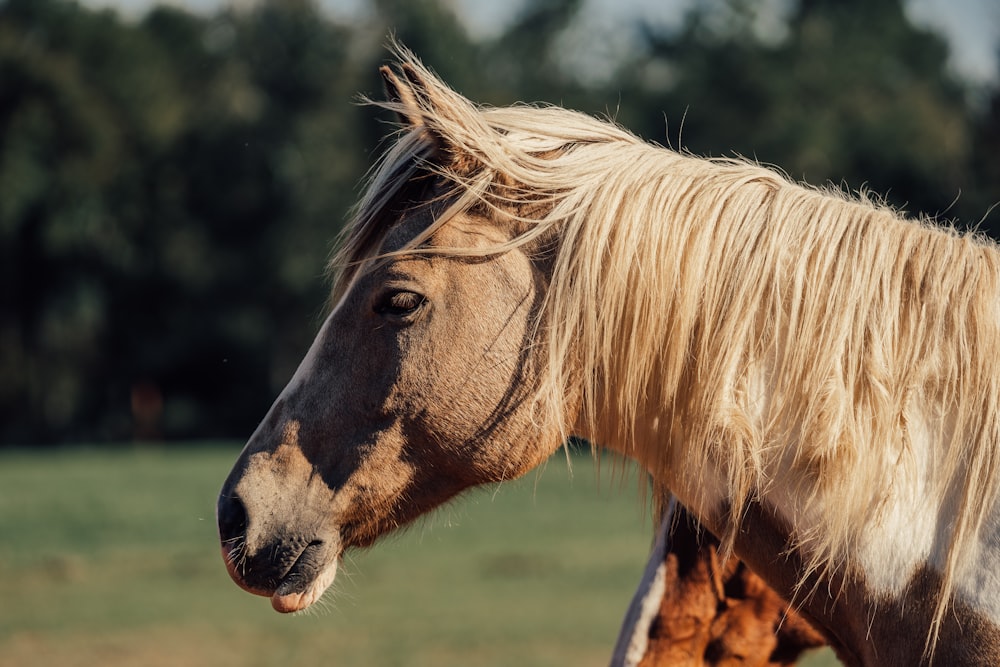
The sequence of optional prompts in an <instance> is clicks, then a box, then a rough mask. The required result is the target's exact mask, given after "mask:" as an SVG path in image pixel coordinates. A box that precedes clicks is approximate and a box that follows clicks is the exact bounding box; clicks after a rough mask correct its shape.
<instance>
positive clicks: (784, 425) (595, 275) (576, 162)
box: [217, 47, 1000, 665]
mask: <svg viewBox="0 0 1000 667" xmlns="http://www.w3.org/2000/svg"><path fill="white" fill-rule="evenodd" d="M395 59H396V64H395V65H394V66H386V67H384V68H383V69H382V74H383V77H384V79H385V82H386V87H387V89H388V90H389V95H388V99H387V100H386V101H383V102H371V103H372V104H377V105H379V106H380V107H382V108H384V109H387V110H390V111H392V112H394V113H396V114H397V115H398V116H399V118H400V120H401V125H402V126H401V128H400V130H399V132H398V134H397V135H396V137H395V141H394V143H393V144H392V146H391V147H390V148H389V149H388V150H387V151H386V152H385V154H384V155H383V157H382V158H381V159H380V161H379V162H378V163H377V164H376V165H375V167H374V169H373V171H372V172H371V174H370V177H369V181H368V185H367V188H366V190H365V192H364V194H363V196H362V197H361V199H360V201H359V203H358V205H357V208H356V210H355V211H354V214H353V217H352V219H351V220H350V221H349V223H348V224H347V225H346V227H345V231H344V233H343V234H342V236H341V239H340V243H339V249H338V250H337V252H336V254H335V255H334V256H333V258H332V259H331V270H332V273H333V280H332V282H333V287H332V290H331V297H330V303H331V309H330V312H329V315H328V316H327V318H326V319H325V321H324V322H323V324H322V326H321V327H320V329H319V332H318V334H317V336H316V339H315V341H314V342H313V343H312V345H311V347H310V348H309V350H308V352H307V353H306V355H305V357H304V359H303V361H302V362H301V364H300V366H299V367H298V369H297V370H296V372H295V373H294V375H293V376H292V378H291V380H290V381H289V383H288V385H287V386H286V387H285V389H284V390H283V391H282V392H281V394H280V395H279V396H278V398H277V399H276V401H275V403H274V404H273V406H272V407H271V409H270V410H269V412H268V413H267V415H266V416H265V417H264V419H263V421H262V422H261V424H260V425H259V427H258V428H257V430H256V431H255V432H254V433H253V435H252V436H251V437H250V439H249V441H248V443H247V445H246V447H245V448H244V450H243V452H242V453H241V454H240V456H239V458H238V459H237V461H236V463H235V464H234V467H233V470H232V471H231V473H230V475H229V477H228V478H227V479H226V481H225V483H224V485H223V487H222V490H221V491H220V495H219V500H218V505H217V520H218V526H219V533H220V539H221V544H222V547H221V548H222V552H223V556H224V558H225V560H226V563H227V569H228V571H229V573H230V575H231V576H232V578H233V579H234V581H235V582H236V583H237V584H238V585H240V586H241V587H243V588H244V589H246V590H247V591H250V592H252V593H257V594H260V595H263V596H266V597H269V598H270V599H271V604H272V606H273V607H274V608H275V609H276V610H278V611H282V612H289V611H296V610H299V609H302V608H305V607H307V606H308V605H310V604H311V603H312V602H314V601H315V600H316V599H317V598H318V597H319V596H320V595H321V594H322V592H323V591H324V590H325V589H326V588H327V586H328V585H329V584H330V583H331V582H332V580H333V578H334V576H335V573H336V570H337V563H338V561H339V559H340V557H341V555H342V554H343V552H344V550H345V549H349V548H358V547H365V546H368V545H371V544H372V543H374V542H375V541H376V540H377V539H378V538H379V537H380V536H382V535H384V534H386V533H389V532H391V531H393V530H395V529H397V528H399V527H400V526H403V525H405V524H407V523H409V522H410V521H412V520H413V519H414V518H416V517H417V516H419V515H421V514H422V513H424V512H427V511H429V510H431V509H432V508H434V507H436V506H438V505H440V504H441V503H443V502H445V501H447V500H449V499H451V498H453V497H455V496H456V495H458V494H459V493H461V492H462V491H463V490H465V489H468V488H470V487H472V486H475V485H481V484H490V483H499V482H502V481H504V480H508V479H511V478H513V477H516V476H518V475H521V474H523V473H525V472H526V471H528V470H530V469H532V468H534V467H535V466H537V465H538V464H539V463H541V462H542V461H544V460H546V459H547V458H548V457H549V455H551V454H552V453H553V452H554V451H556V450H557V449H558V448H559V447H560V446H561V444H562V443H564V442H565V441H566V439H567V437H568V436H569V435H571V434H572V435H575V436H578V437H581V438H584V439H586V440H588V441H590V442H591V443H596V445H598V446H599V447H601V448H603V449H606V450H610V451H612V452H617V453H619V454H621V455H624V456H626V457H630V458H632V459H634V460H635V461H637V462H638V463H639V464H640V465H641V466H642V467H644V468H645V469H646V470H647V471H649V474H650V475H651V478H652V480H653V485H654V493H653V497H654V498H656V499H666V498H668V497H670V496H671V494H673V495H674V496H676V497H677V498H678V499H679V501H680V502H681V503H682V504H683V505H684V507H686V508H687V509H688V511H690V512H691V514H692V515H693V516H695V517H696V518H697V520H698V521H699V522H700V523H701V524H702V525H703V526H704V527H705V528H707V529H708V530H709V531H710V532H711V533H712V534H713V535H715V536H716V537H717V538H718V539H719V544H720V547H719V548H720V552H721V553H722V554H723V555H724V556H726V557H728V556H729V555H734V556H736V557H738V558H739V559H740V560H742V561H743V562H745V563H746V564H747V565H748V566H749V567H750V568H751V569H752V570H753V572H755V573H756V574H758V575H759V576H760V577H761V578H762V579H763V580H764V581H765V582H767V584H768V585H769V586H770V587H771V588H773V589H774V590H775V591H776V592H777V593H778V594H780V595H781V596H782V598H784V599H787V600H789V601H790V602H791V603H792V604H793V606H794V608H795V609H796V610H797V611H798V612H799V613H800V614H802V616H803V617H805V618H806V619H808V621H809V622H810V623H811V624H812V625H813V626H814V627H816V628H817V629H819V630H820V631H821V632H822V633H823V636H824V639H826V640H827V641H828V642H829V643H830V645H831V646H832V647H833V648H834V650H835V652H836V653H837V655H838V657H839V658H840V659H841V660H842V661H843V662H845V663H846V664H849V665H916V664H938V665H987V664H990V665H995V664H1000V576H998V574H997V573H998V572H1000V499H998V489H1000V481H998V475H1000V457H998V443H1000V418H998V414H1000V412H998V405H1000V401H998V398H1000V327H998V319H1000V312H998V305H1000V289H998V288H1000V285H998V282H1000V252H998V248H997V246H996V245H995V244H993V243H992V242H990V241H988V240H985V239H983V238H980V237H978V236H976V235H974V234H970V233H960V232H958V231H957V230H955V229H954V228H953V227H949V226H946V225H942V224H940V223H937V222H935V221H933V220H930V219H926V218H917V219H908V218H906V217H904V216H903V215H902V214H900V213H898V212H896V211H894V210H892V209H891V208H889V207H888V206H886V205H885V204H884V203H882V202H879V201H877V200H876V199H875V198H873V197H871V196H870V195H867V194H865V193H859V194H856V195H849V194H845V193H842V192H838V191H837V190H836V189H834V188H832V187H829V188H826V189H819V188H814V187H808V186H805V185H801V184H797V183H794V182H792V181H791V180H790V179H788V178H787V177H786V176H785V175H783V174H781V173H779V172H777V171H776V170H774V169H772V168H768V167H764V166H761V165H758V164H754V163H752V162H749V161H747V160H743V159H707V158H700V157H696V156H693V155H689V154H686V153H684V152H681V151H674V150H671V149H668V148H664V147H660V146H656V145H653V144H650V143H647V142H644V141H642V140H641V139H639V138H638V137H636V136H635V135H633V134H631V133H630V132H628V131H627V130H625V129H623V128H621V127H618V126H617V125H615V124H614V123H612V122H609V121H607V120H602V119H597V118H593V117H590V116H587V115H585V114H581V113H577V112H573V111H568V110H565V109H562V108H559V107H555V106H542V105H535V106H528V105H515V106H511V107H500V108H486V107H481V106H477V105H475V104H473V103H472V102H470V101H469V100H467V99H466V98H464V97H463V96H461V95H460V94H458V93H457V92H455V91H453V90H452V89H451V88H449V87H448V86H447V85H446V84H445V83H444V82H442V81H441V80H440V79H438V78H437V77H436V76H435V75H434V74H433V73H432V72H430V71H429V70H428V69H427V68H425V67H424V66H423V65H422V64H421V63H420V62H419V60H418V59H417V58H416V57H415V56H414V55H413V54H412V53H410V52H408V51H406V50H405V49H404V48H402V47H400V48H397V49H396V51H395Z"/></svg>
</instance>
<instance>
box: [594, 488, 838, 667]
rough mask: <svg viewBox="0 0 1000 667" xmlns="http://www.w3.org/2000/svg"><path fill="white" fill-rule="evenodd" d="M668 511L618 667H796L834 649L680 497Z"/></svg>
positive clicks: (618, 648)
mask: <svg viewBox="0 0 1000 667" xmlns="http://www.w3.org/2000/svg"><path fill="white" fill-rule="evenodd" d="M666 510H667V511H666V514H665V516H663V517H662V518H661V519H660V527H659V530H658V531H657V537H656V543H655V545H654V547H653V550H652V553H651V554H650V557H649V562H648V563H647V565H646V568H645V572H644V573H643V577H642V580H641V581H640V583H639V587H638V589H637V590H636V592H635V595H634V596H633V598H632V602H631V604H630V605H629V609H628V611H627V613H626V615H625V619H624V621H623V623H622V627H621V630H620V632H619V635H618V641H617V642H616V644H615V648H614V652H613V653H612V657H611V663H610V664H611V667H658V666H663V667H666V666H667V665H670V666H672V667H678V666H681V665H686V666H689V667H790V666H791V665H795V664H797V662H798V660H799V658H800V657H801V656H802V654H803V653H804V652H806V651H808V650H810V649H814V648H818V647H820V646H823V645H824V644H825V643H826V642H825V641H824V639H823V636H822V635H821V634H820V633H819V632H818V631H817V630H816V629H815V628H813V627H812V626H811V625H810V624H809V623H808V622H807V621H806V620H805V619H804V618H803V617H802V616H801V615H799V614H798V613H797V612H796V611H795V609H793V608H790V607H789V605H788V603H787V601H785V600H784V599H782V598H781V597H780V596H779V595H778V594H777V593H775V592H774V591H773V590H772V589H771V588H770V587H769V586H768V585H767V584H766V583H765V582H764V581H763V580H762V579H761V578H760V577H759V576H758V575H757V574H755V573H754V572H753V571H752V570H751V569H750V568H748V567H747V566H746V564H745V563H743V562H741V561H739V560H738V559H736V558H733V557H730V558H728V559H724V558H722V557H721V556H720V554H719V542H718V540H716V539H715V538H714V537H712V536H711V535H709V534H706V533H705V532H704V531H703V530H702V529H701V527H700V526H699V525H698V523H697V521H696V520H695V519H694V517H692V516H690V514H688V512H687V511H686V510H685V509H684V507H683V506H681V505H680V504H679V503H677V501H676V499H675V498H672V499H670V500H669V501H668V502H667V504H666Z"/></svg>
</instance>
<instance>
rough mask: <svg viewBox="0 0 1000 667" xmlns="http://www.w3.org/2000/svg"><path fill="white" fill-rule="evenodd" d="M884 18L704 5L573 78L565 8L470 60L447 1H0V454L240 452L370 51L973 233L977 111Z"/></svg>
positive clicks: (639, 35)
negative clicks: (104, 448) (219, 440)
mask: <svg viewBox="0 0 1000 667" xmlns="http://www.w3.org/2000/svg"><path fill="white" fill-rule="evenodd" d="M901 2H902V0H850V1H847V0H800V1H799V2H797V3H793V6H792V7H791V9H790V10H789V12H788V14H787V15H785V16H781V17H778V19H775V16H774V3H763V2H754V1H752V0H711V1H709V2H704V3H701V4H698V5H697V9H695V10H692V11H691V12H690V13H689V14H688V15H687V16H686V17H685V19H684V20H683V21H682V22H681V23H680V25H679V26H674V27H663V26H653V25H646V24H643V23H640V22H638V20H637V21H636V22H635V24H634V26H633V28H632V29H633V30H634V31H635V34H634V36H630V39H631V43H632V48H631V49H630V50H629V51H628V52H627V53H623V54H619V55H618V56H617V57H616V59H615V60H613V61H609V62H604V63H602V67H601V72H602V74H600V75H594V73H593V72H592V71H591V68H590V67H589V66H588V65H587V64H586V59H585V58H584V59H583V60H581V59H580V58H578V57H575V56H574V54H577V55H578V54H580V53H583V54H584V55H586V51H587V48H588V46H595V48H596V46H597V43H596V42H595V41H591V42H589V43H588V36H587V35H586V34H585V33H584V32H582V30H583V28H581V26H582V25H584V22H583V21H582V18H581V17H582V13H583V3H582V2H581V1H580V0H539V1H536V2H532V3H528V4H527V6H526V8H525V9H523V10H522V12H521V14H519V15H518V16H515V17H514V18H513V20H512V21H511V22H510V23H509V24H506V25H505V26H504V27H503V28H502V29H501V30H500V31H499V32H498V33H496V34H491V35H490V36H488V37H479V38H475V37H473V36H472V34H470V32H469V31H468V29H467V27H466V25H465V23H463V21H462V20H461V19H460V17H459V16H458V15H456V13H455V10H454V9H453V7H454V5H453V3H450V2H448V0H425V1H421V2H413V1H407V0H370V1H369V3H368V5H367V6H366V8H365V11H364V12H363V16H362V18H360V19H357V20H355V21H354V22H353V23H351V24H348V23H347V22H346V21H344V22H337V21H335V20H334V19H332V18H330V17H329V16H327V15H324V14H323V13H322V12H321V11H320V10H319V9H318V7H317V6H316V5H315V4H314V3H312V2H310V1H309V0H274V1H271V2H266V1H265V2H261V3H259V4H258V5H256V6H254V7H253V8H251V9H244V10H231V9H230V10H224V11H220V12H218V13H216V14H214V15H211V16H202V15H195V14H190V13H187V12H185V11H182V10H179V9H176V8H169V7H160V8H157V9H154V10H152V11H150V12H149V13H147V14H145V15H144V16H142V17H141V18H138V19H135V20H126V19H124V18H123V17H121V16H120V15H118V14H116V13H115V12H113V11H110V10H95V9H88V8H85V7H82V6H80V5H78V4H76V3H75V2H72V1H69V0H0V272H2V282H3V286H4V288H3V290H2V292H0V300H2V301H0V414H2V415H3V418H2V421H0V444H34V443H53V442H66V441H80V440H90V441H107V440H128V439H133V438H135V439H160V438H163V439H178V438H215V437H239V438H242V437H246V436H247V435H249V433H250V432H251V431H252V429H253V428H254V426H255V425H256V423H257V422H258V420H259V419H260V418H261V417H262V416H263V414H264V412H265V411H266V409H267V407H268V405H269V404H270V402H271V401H272V400H273V398H274V397H275V396H276V394H277V392H278V391H279V390H280V388H281V387H282V386H283V385H284V383H285V382H286V381H287V379H288V377H290V375H291V373H292V372H293V371H294V368H295V366H296V364H297V363H298V361H299V359H300V358H301V357H302V355H303V354H304V352H305V350H306V348H307V347H308V344H309V342H310V340H311V339H312V336H313V334H314V333H315V330H316V328H317V327H318V324H319V322H320V318H321V316H322V310H323V304H324V298H325V291H326V285H325V283H324V280H323V270H324V264H325V261H326V258H327V256H328V253H329V250H330V241H331V239H332V238H333V237H334V236H335V234H336V232H337V231H338V229H339V227H340V225H341V224H342V222H343V220H344V218H345V213H346V211H347V209H348V208H349V206H350V205H351V204H352V203H353V202H354V200H355V199H356V197H357V195H358V186H359V182H360V179H361V177H362V175H363V174H364V173H365V171H366V169H367V167H368V166H369V165H370V163H371V162H372V160H373V157H374V152H375V151H376V150H377V149H378V145H379V141H380V138H381V137H382V136H383V135H384V134H385V133H386V132H387V127H386V125H385V124H384V121H385V120H386V119H385V118H378V117H377V115H376V114H373V112H372V111H371V110H370V109H365V108H359V107H358V105H357V104H355V99H356V98H355V94H356V93H358V92H363V93H370V94H378V92H379V90H380V83H379V81H378V78H377V74H376V69H377V66H378V65H379V64H380V63H381V62H383V61H384V59H385V58H386V52H385V50H384V48H383V44H384V42H385V40H386V36H387V35H389V34H390V33H392V34H395V35H396V36H397V37H398V38H399V39H400V40H401V41H402V42H403V43H405V44H407V45H408V46H409V47H411V48H412V49H413V50H414V51H416V52H417V53H418V55H420V56H421V57H422V58H423V59H424V61H425V62H426V63H428V64H429V65H430V66H432V67H433V68H434V69H436V70H437V71H438V73H440V74H441V75H442V76H443V77H445V78H446V79H447V80H448V81H449V82H450V83H451V84H452V85H454V86H455V87H456V88H457V89H458V90H460V91H462V92H463V93H465V94H466V95H468V96H469V97H471V98H472V99H475V100H479V101H483V102H488V103H493V104H509V103H511V102H514V101H518V100H524V101H548V102H553V103H557V104H562V105H565V106H569V107H575V108H578V109H582V110H585V111H590V112H596V113H608V114H610V115H612V116H614V117H615V118H616V119H617V120H618V121H619V122H621V123H622V124H623V125H625V126H627V127H629V128H630V129H632V130H633V131H635V132H637V133H638V134H640V135H642V136H644V137H645V138H647V139H650V140H653V141H657V142H660V143H664V144H672V145H674V146H680V147H684V148H686V149H689V150H691V151H692V152H694V153H697V154H703V155H732V154H740V155H744V156H747V157H751V158H754V159H757V160H760V161H762V162H765V163H771V164H776V165H780V166H781V168H782V169H784V170H785V171H786V172H787V173H788V174H789V175H790V176H791V177H793V178H795V179H800V180H806V181H809V182H811V183H815V184H822V183H824V182H826V181H833V182H834V183H836V184H838V185H842V186H844V187H847V188H849V189H858V188H866V189H869V190H871V191H873V192H875V193H880V194H883V195H885V197H886V199H887V201H889V202H890V203H891V204H893V205H894V206H897V207H899V208H901V209H905V210H907V211H911V212H926V213H929V214H940V215H942V216H944V217H947V218H950V219H955V220H957V221H959V223H960V224H961V223H965V224H970V225H977V226H980V227H981V228H982V229H983V230H984V231H986V232H987V233H994V232H996V230H997V229H1000V218H998V215H997V214H994V215H992V216H989V215H987V213H988V211H989V209H990V208H991V206H993V205H994V204H996V203H997V202H998V200H1000V186H998V184H1000V150H998V149H1000V90H998V88H996V87H993V88H986V89H984V88H983V87H982V86H980V87H976V86H973V85H971V84H969V83H967V82H964V81H962V80H960V79H958V78H956V76H955V75H954V74H953V73H952V71H951V70H950V69H949V67H948V64H947V59H948V47H947V44H946V42H945V41H944V40H943V38H942V37H940V36H939V35H937V34H934V33H932V32H929V31H927V30H925V29H921V28H918V27H916V26H914V25H913V24H911V23H910V22H909V21H908V19H907V17H906V15H905V13H904V11H903V6H902V4H901ZM994 18H995V17H994ZM590 39H591V40H593V38H590ZM581 45H582V46H581Z"/></svg>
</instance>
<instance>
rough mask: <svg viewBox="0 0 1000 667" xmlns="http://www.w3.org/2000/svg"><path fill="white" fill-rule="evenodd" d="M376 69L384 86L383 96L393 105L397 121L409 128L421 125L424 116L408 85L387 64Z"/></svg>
mask: <svg viewBox="0 0 1000 667" xmlns="http://www.w3.org/2000/svg"><path fill="white" fill-rule="evenodd" d="M378 71H379V73H380V74H381V75H382V83H383V85H384V86H385V98H386V100H387V101H388V102H390V103H391V104H392V105H393V106H394V107H395V109H396V114H397V116H398V117H399V122H400V123H401V124H403V125H408V126H409V127H411V128H415V127H423V126H424V116H423V113H421V111H420V106H419V105H418V104H417V98H416V97H414V96H413V91H412V90H411V89H410V87H409V85H408V84H407V83H404V82H403V81H401V80H400V78H399V77H398V76H396V73H395V72H393V71H392V68H391V67H389V66H388V65H383V66H382V67H380V68H379V70H378Z"/></svg>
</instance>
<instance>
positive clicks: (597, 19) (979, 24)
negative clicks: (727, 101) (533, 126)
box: [80, 0, 1000, 83]
mask: <svg viewBox="0 0 1000 667" xmlns="http://www.w3.org/2000/svg"><path fill="white" fill-rule="evenodd" d="M80 1H81V2H82V3H83V4H86V5H90V6H94V7H115V8H118V9H120V10H121V11H122V12H123V13H126V14H131V15H138V14H141V13H142V12H144V11H145V10H147V9H148V8H149V7H150V6H152V5H153V4H156V2H157V0H80ZM254 1H255V0H159V2H161V3H164V4H172V5H178V6H181V7H185V8H187V9H190V10H192V11H200V12H209V11H213V10H217V9H219V8H220V7H223V6H231V5H235V6H237V7H239V6H243V5H248V4H252V3H253V2H254ZM527 1H529V0H507V1H506V2H483V1H482V0H452V2H454V3H455V5H456V6H457V7H458V8H459V10H460V11H461V14H462V15H463V16H465V17H466V18H467V21H468V23H469V25H470V27H471V29H472V31H473V32H474V33H478V34H481V35H487V34H489V33H491V32H495V31H497V30H498V26H502V25H503V22H504V20H505V19H507V18H509V17H511V16H513V15H514V13H515V12H516V11H517V9H518V8H519V7H521V6H523V5H524V3H525V2H527ZM696 1H697V0H587V5H588V13H589V16H590V20H591V21H592V22H594V23H595V24H600V25H602V26H605V27H607V26H608V25H613V24H615V23H619V22H624V21H625V20H626V19H627V18H630V17H635V16H636V15H641V16H643V17H644V18H646V19H647V20H649V21H651V22H653V23H655V24H658V25H673V24H676V23H678V22H679V20H680V18H681V17H682V16H683V14H684V10H685V8H687V7H689V6H691V5H692V4H693V3H694V2H696ZM761 1H762V2H765V3H769V4H771V5H773V6H775V7H779V8H780V7H781V6H782V4H783V0H761ZM905 1H906V7H907V12H908V13H909V15H910V18H911V20H913V22H914V23H916V24H918V25H921V26H925V27H929V28H932V29H934V30H936V31H938V32H940V33H942V34H944V35H945V36H946V37H947V38H948V40H949V43H950V44H951V50H952V61H951V65H952V67H953V68H954V69H955V70H956V71H957V72H958V73H959V74H960V75H962V76H963V77H965V78H967V79H969V80H971V81H972V82H975V83H989V82H996V81H997V80H1000V72H998V71H997V61H998V54H997V50H998V48H1000V3H998V2H997V0H905ZM320 4H321V5H322V6H323V7H324V9H325V10H326V11H328V12H329V13H330V14H331V15H333V16H335V17H339V18H343V19H363V18H364V16H363V9H362V8H363V7H364V6H365V4H366V3H365V2H364V0H320ZM603 34H610V33H609V32H608V31H607V30H605V31H603Z"/></svg>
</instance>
